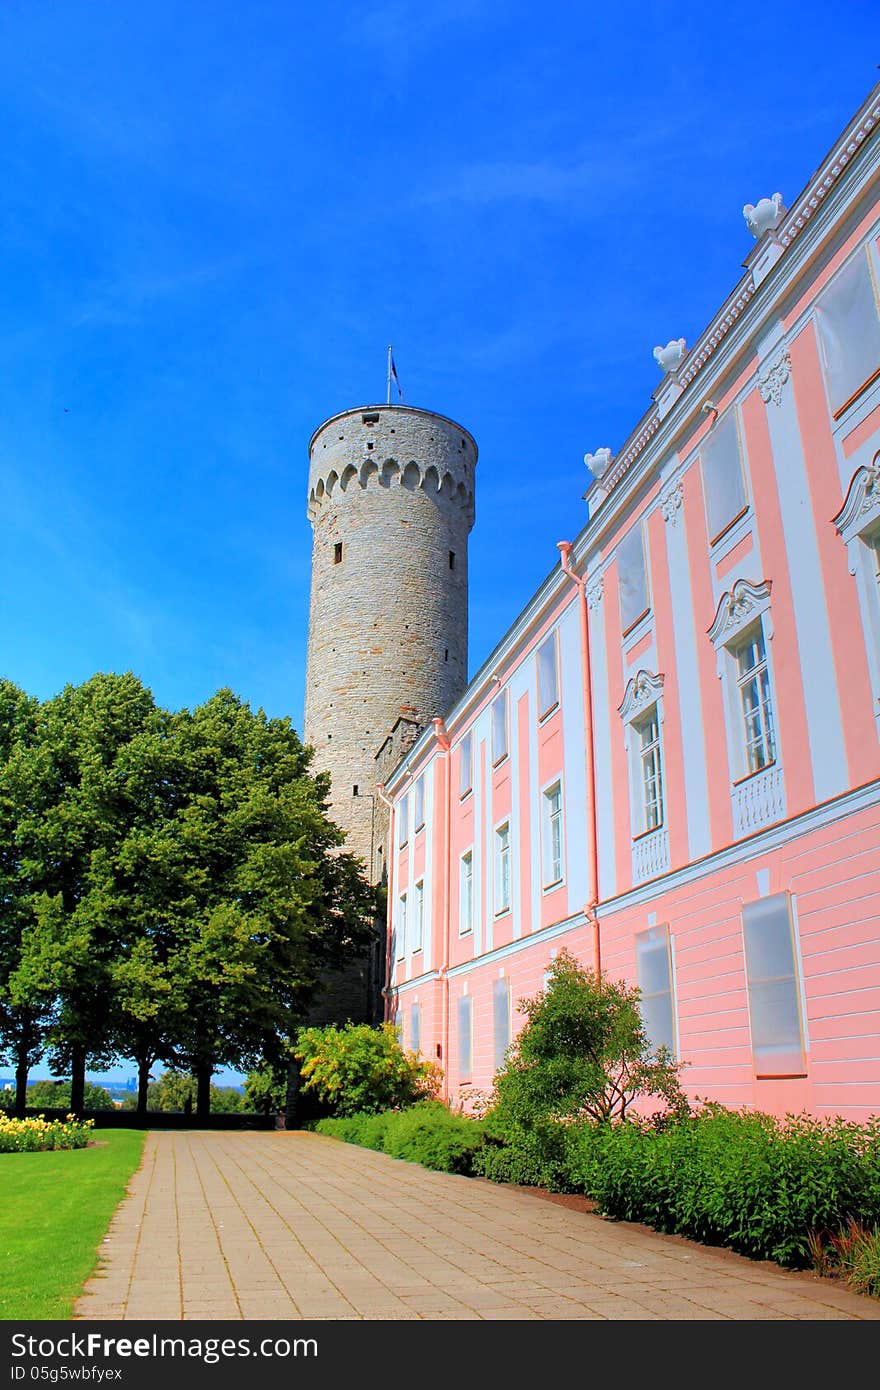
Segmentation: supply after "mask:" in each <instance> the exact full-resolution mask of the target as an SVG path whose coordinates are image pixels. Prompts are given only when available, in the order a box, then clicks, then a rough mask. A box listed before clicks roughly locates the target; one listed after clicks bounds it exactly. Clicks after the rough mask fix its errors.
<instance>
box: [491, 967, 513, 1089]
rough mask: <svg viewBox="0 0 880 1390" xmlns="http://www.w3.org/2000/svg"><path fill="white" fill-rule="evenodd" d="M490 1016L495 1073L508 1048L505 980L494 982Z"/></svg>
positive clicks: (507, 996) (507, 1008) (507, 1012)
mask: <svg viewBox="0 0 880 1390" xmlns="http://www.w3.org/2000/svg"><path fill="white" fill-rule="evenodd" d="M492 1016H493V1024H494V1030H493V1032H494V1036H493V1042H494V1051H495V1057H494V1063H495V1071H496V1072H497V1071H500V1070H501V1068H502V1067H503V1066H504V1055H505V1053H506V1052H507V1049H508V1047H509V1046H510V985H509V984H508V982H507V980H503V979H502V980H496V981H495V983H494V984H493V986H492Z"/></svg>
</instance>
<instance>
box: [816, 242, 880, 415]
mask: <svg viewBox="0 0 880 1390" xmlns="http://www.w3.org/2000/svg"><path fill="white" fill-rule="evenodd" d="M872 240H873V237H872ZM859 257H862V258H863V264H864V265H865V268H866V271H867V275H868V283H869V285H870V288H871V291H872V294H873V297H874V312H875V314H876V315H877V317H878V321H880V294H878V288H877V271H876V267H875V260H874V256H873V255H872V251H871V245H870V242H867V243H866V242H863V243H862V245H861V246H859V247H858V248H857V249H856V250H855V251H854V252H853V254H852V255H851V256H848V257H847V259H846V260H845V261H844V263H843V265H841V266H839V267H838V269H837V270H836V271H835V273H834V275H833V276H832V278H831V279H830V280H829V282H828V284H827V285H825V286H824V288H823V289H822V292H821V294H820V295H819V296H818V297H817V299H816V302H815V305H814V307H813V315H814V318H815V330H816V345H817V347H818V350H819V360H820V362H821V364H822V376H823V380H824V383H825V394H826V398H827V401H828V412H829V414H830V416H831V418H832V420H834V421H835V422H836V421H838V420H841V419H842V417H843V416H845V415H846V414H847V412H848V411H849V408H850V406H852V405H854V404H855V403H856V401H858V400H859V399H860V397H862V396H863V395H864V393H865V392H866V391H867V390H868V388H869V387H870V386H872V385H873V383H874V382H875V381H877V378H878V376H880V365H877V366H875V367H873V368H871V369H870V370H869V372H868V375H867V376H866V377H865V378H864V380H863V381H862V382H861V384H860V385H859V386H857V387H856V388H855V390H853V391H851V392H850V394H849V396H847V398H846V399H845V400H843V401H842V402H840V403H839V404H837V403H835V401H834V400H833V399H832V395H831V373H830V369H829V364H828V355H827V352H826V340H825V334H824V332H823V328H822V301H823V299H825V298H827V297H830V296H832V295H833V294H834V291H835V288H836V287H837V286H838V284H839V282H840V280H841V278H842V277H843V276H844V275H846V274H847V272H848V271H850V270H852V269H853V268H854V267H855V264H856V262H857V260H858V259H859Z"/></svg>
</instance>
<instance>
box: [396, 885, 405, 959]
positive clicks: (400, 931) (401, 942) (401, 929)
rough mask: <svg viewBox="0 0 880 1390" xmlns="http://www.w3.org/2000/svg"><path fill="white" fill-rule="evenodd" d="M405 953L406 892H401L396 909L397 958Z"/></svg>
mask: <svg viewBox="0 0 880 1390" xmlns="http://www.w3.org/2000/svg"><path fill="white" fill-rule="evenodd" d="M405 955H406V894H405V893H401V895H400V898H399V900H398V910H397V960H403V958H404V957H405Z"/></svg>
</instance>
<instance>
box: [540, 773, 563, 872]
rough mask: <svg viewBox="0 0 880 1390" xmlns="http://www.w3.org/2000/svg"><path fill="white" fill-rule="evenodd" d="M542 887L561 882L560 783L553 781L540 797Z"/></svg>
mask: <svg viewBox="0 0 880 1390" xmlns="http://www.w3.org/2000/svg"><path fill="white" fill-rule="evenodd" d="M541 801H542V810H543V816H542V828H543V851H544V854H543V858H544V887H545V888H553V887H554V886H555V885H556V884H557V883H561V882H562V863H563V860H562V784H561V782H554V784H553V786H552V787H548V788H547V790H546V791H545V792H544V793H543V795H542V797H541Z"/></svg>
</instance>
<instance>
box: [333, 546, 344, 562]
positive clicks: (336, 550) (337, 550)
mask: <svg viewBox="0 0 880 1390" xmlns="http://www.w3.org/2000/svg"><path fill="white" fill-rule="evenodd" d="M333 563H334V565H341V564H342V541H337V542H336V544H335V545H334V547H333Z"/></svg>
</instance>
